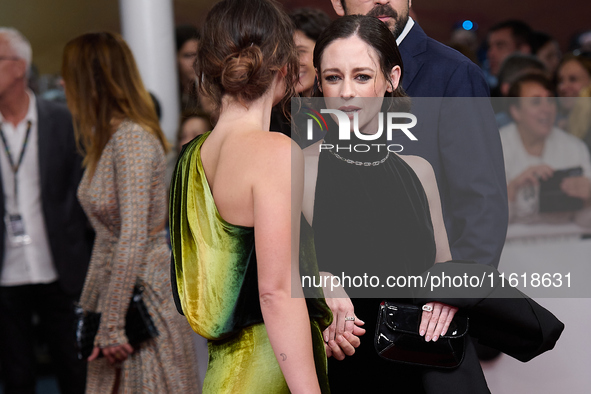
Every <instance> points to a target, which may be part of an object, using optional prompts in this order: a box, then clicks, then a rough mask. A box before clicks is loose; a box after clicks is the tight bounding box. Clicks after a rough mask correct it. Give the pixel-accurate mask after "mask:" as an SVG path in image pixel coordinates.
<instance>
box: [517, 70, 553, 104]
mask: <svg viewBox="0 0 591 394" xmlns="http://www.w3.org/2000/svg"><path fill="white" fill-rule="evenodd" d="M526 83H537V84H538V85H541V86H543V87H544V89H546V90H548V91H549V92H552V93H553V92H554V84H553V83H552V81H550V79H549V78H548V77H547V76H546V75H544V74H541V73H538V72H532V73H527V74H525V75H522V76H521V77H519V78H517V79H516V80H515V82H513V83H512V84H511V87H510V88H509V93H508V97H513V98H516V97H521V89H522V87H523V85H524V84H526Z"/></svg>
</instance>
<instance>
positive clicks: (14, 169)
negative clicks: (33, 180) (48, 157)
mask: <svg viewBox="0 0 591 394" xmlns="http://www.w3.org/2000/svg"><path fill="white" fill-rule="evenodd" d="M31 124H32V123H31V121H30V120H29V121H28V122H27V134H26V135H25V141H24V142H23V147H22V148H21V154H20V155H19V157H18V162H17V163H16V165H15V164H14V161H13V160H12V154H11V151H10V146H9V145H8V143H7V142H6V137H4V131H2V128H0V137H2V143H3V144H4V151H5V152H6V156H8V161H9V162H10V168H11V169H12V173H13V174H14V198H15V201H16V199H17V197H18V187H17V181H16V174H17V173H18V169H19V168H20V166H21V164H22V163H23V157H24V156H25V149H26V148H27V143H28V142H29V135H30V134H31ZM17 204H18V201H17Z"/></svg>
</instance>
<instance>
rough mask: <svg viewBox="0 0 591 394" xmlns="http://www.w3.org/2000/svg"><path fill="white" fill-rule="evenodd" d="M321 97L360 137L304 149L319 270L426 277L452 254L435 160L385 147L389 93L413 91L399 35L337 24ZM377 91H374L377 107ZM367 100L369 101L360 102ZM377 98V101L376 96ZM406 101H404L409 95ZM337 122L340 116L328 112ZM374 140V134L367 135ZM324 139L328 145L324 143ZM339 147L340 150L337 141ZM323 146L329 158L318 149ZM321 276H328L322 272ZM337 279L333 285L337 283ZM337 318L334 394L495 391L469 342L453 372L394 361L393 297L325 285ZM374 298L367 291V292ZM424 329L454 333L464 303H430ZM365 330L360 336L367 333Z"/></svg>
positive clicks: (322, 49) (332, 330) (363, 23)
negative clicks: (379, 327)
mask: <svg viewBox="0 0 591 394" xmlns="http://www.w3.org/2000/svg"><path fill="white" fill-rule="evenodd" d="M314 66H315V68H316V72H317V76H318V86H317V89H318V92H317V93H318V94H317V96H320V97H324V98H325V103H326V106H327V107H328V108H335V109H340V110H341V111H343V112H345V113H346V114H347V115H348V116H349V118H350V119H351V120H353V119H354V118H355V117H358V119H359V131H360V134H361V135H360V136H358V135H356V134H354V133H351V140H349V141H339V139H338V138H339V135H338V134H339V133H337V132H335V131H332V130H336V129H338V126H337V125H336V124H333V125H331V124H330V123H329V125H328V130H331V131H329V132H328V133H327V135H326V138H325V140H324V141H320V142H319V143H317V144H314V145H312V146H310V147H309V148H307V149H306V150H305V158H306V181H305V182H306V188H305V192H304V204H303V211H304V216H305V217H306V219H307V220H308V222H309V223H311V225H312V227H313V230H314V238H315V245H316V252H317V257H318V266H319V269H320V271H323V273H324V275H335V276H339V277H340V276H342V274H345V275H347V276H351V277H353V276H355V275H359V276H362V275H364V274H365V273H367V274H368V275H370V276H371V275H379V274H381V275H382V277H383V274H384V273H385V272H387V275H420V274H421V273H423V272H424V271H425V270H427V269H429V268H430V267H432V266H433V264H435V263H438V262H444V261H448V260H450V259H451V253H450V249H449V244H448V240H447V234H446V231H445V227H444V223H443V217H442V213H441V202H440V200H439V192H438V189H437V182H436V180H435V176H434V173H433V169H432V168H431V166H430V164H429V163H428V162H427V161H425V160H424V159H422V158H420V157H416V156H399V155H397V154H396V153H394V152H390V151H389V150H386V148H385V146H386V144H387V140H386V133H385V132H384V133H382V136H380V137H379V138H377V139H376V140H372V141H370V142H368V141H367V140H365V139H363V137H364V136H363V135H362V134H375V133H376V131H377V130H378V122H377V116H376V115H377V113H378V112H380V111H381V112H385V111H384V109H386V110H387V109H388V108H383V107H386V106H387V105H385V104H383V103H382V100H383V97H384V96H386V97H405V93H404V92H403V90H402V88H401V86H400V84H399V82H400V80H401V78H402V74H403V65H402V61H401V57H400V53H399V51H398V48H397V45H396V41H395V39H394V37H393V36H392V34H391V33H390V31H389V30H388V28H387V27H386V25H385V24H383V23H382V22H381V21H379V20H378V19H376V18H372V17H365V16H359V15H356V16H347V17H343V18H339V19H338V20H336V21H335V22H333V23H332V24H331V25H330V26H329V27H328V28H327V30H325V31H324V33H323V34H322V35H321V37H320V38H319V40H318V42H317V43H316V48H315V50H314ZM368 97H373V98H374V99H373V101H372V103H373V104H372V105H368V99H367V98H368ZM361 98H365V99H361ZM376 100H377V102H376ZM400 100H401V101H402V102H403V104H404V101H405V100H408V99H404V98H403V99H400ZM326 118H327V119H328V121H329V122H331V119H330V117H329V116H326ZM351 123H353V122H351ZM365 137H367V136H365ZM343 142H346V145H352V146H353V145H355V144H368V145H369V144H375V145H380V144H381V146H382V147H381V149H377V148H376V149H371V150H370V151H369V152H355V151H354V150H352V151H351V152H349V151H348V150H338V151H337V149H336V148H335V147H336V146H337V145H339V144H343ZM321 144H324V145H322V147H321ZM330 146H332V147H333V148H332V149H329V147H330ZM319 152H320V154H319ZM321 275H322V273H321ZM329 283H330V281H329ZM324 290H325V295H326V300H327V303H329V306H330V307H331V309H332V311H333V315H334V321H333V324H332V325H331V326H330V327H329V328H328V329H327V330H326V331H325V332H324V334H323V335H324V339H325V342H327V345H326V347H327V354H329V356H330V355H332V356H333V357H332V358H331V359H329V379H330V382H331V389H332V392H333V393H349V392H350V393H378V392H379V393H390V392H392V393H393V392H396V393H423V392H426V393H487V392H488V388H487V386H486V382H485V380H484V375H483V373H482V370H481V368H480V365H479V363H478V359H477V357H476V355H475V353H474V350H473V347H472V345H471V344H470V343H468V345H467V346H468V349H467V350H466V355H465V358H464V361H463V363H462V364H461V366H460V367H458V368H456V369H453V370H436V369H432V368H422V367H414V366H405V365H401V364H395V363H392V362H389V361H387V360H384V359H382V358H380V357H379V356H378V354H377V352H376V350H375V349H374V346H373V336H374V331H375V321H376V319H377V312H378V308H379V305H380V302H381V301H382V300H383V299H384V298H352V299H349V298H348V296H347V295H346V293H344V290H342V289H335V290H334V291H331V289H330V287H328V288H325V289H324ZM366 294H367V293H366ZM426 306H427V308H426V309H427V310H425V311H424V312H423V316H422V321H421V325H420V327H419V331H420V333H421V335H423V336H424V338H425V340H426V341H436V340H437V339H438V338H439V336H440V335H442V334H445V332H446V331H447V328H448V326H449V324H450V322H451V320H452V318H453V316H454V315H455V313H456V312H457V308H455V307H452V306H449V305H445V304H442V303H438V302H430V303H428V304H426ZM363 328H364V329H365V331H366V334H365V335H364V336H361V335H362V334H363V333H364V330H363Z"/></svg>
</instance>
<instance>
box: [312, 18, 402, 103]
mask: <svg viewBox="0 0 591 394" xmlns="http://www.w3.org/2000/svg"><path fill="white" fill-rule="evenodd" d="M354 35H356V36H357V37H359V38H360V39H361V40H362V41H364V42H365V43H366V44H367V45H369V46H371V47H372V48H373V49H374V50H375V51H376V53H377V54H378V57H379V61H380V68H381V69H382V73H383V74H384V77H385V78H386V81H388V82H389V83H392V81H391V80H390V72H391V71H392V68H393V67H394V66H400V82H399V83H398V87H397V88H396V89H395V90H394V91H393V92H392V93H388V94H387V96H390V97H407V95H406V93H405V92H404V89H403V88H402V77H403V75H404V66H403V64H402V57H401V56H400V51H399V50H398V45H397V44H396V39H395V38H394V35H393V34H392V32H391V31H390V29H388V26H387V25H386V24H385V23H384V22H382V21H380V20H379V19H377V18H374V17H372V16H365V15H347V16H343V17H341V18H338V19H337V20H335V21H333V22H332V23H331V24H330V25H329V26H328V27H327V28H326V29H325V30H324V31H323V32H322V34H321V35H320V37H319V38H318V41H316V46H315V47H314V68H316V70H317V72H318V74H320V73H321V68H320V64H321V63H322V54H323V53H324V50H325V49H326V47H328V46H329V45H330V44H331V43H332V42H333V41H335V40H337V39H339V38H349V37H351V36H354ZM317 83H318V84H320V81H317ZM314 95H315V96H316V97H322V93H321V92H320V91H319V89H317V88H316V89H315V93H314Z"/></svg>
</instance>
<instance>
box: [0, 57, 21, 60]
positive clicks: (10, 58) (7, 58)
mask: <svg viewBox="0 0 591 394" xmlns="http://www.w3.org/2000/svg"><path fill="white" fill-rule="evenodd" d="M0 60H21V59H20V58H18V57H16V56H0Z"/></svg>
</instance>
